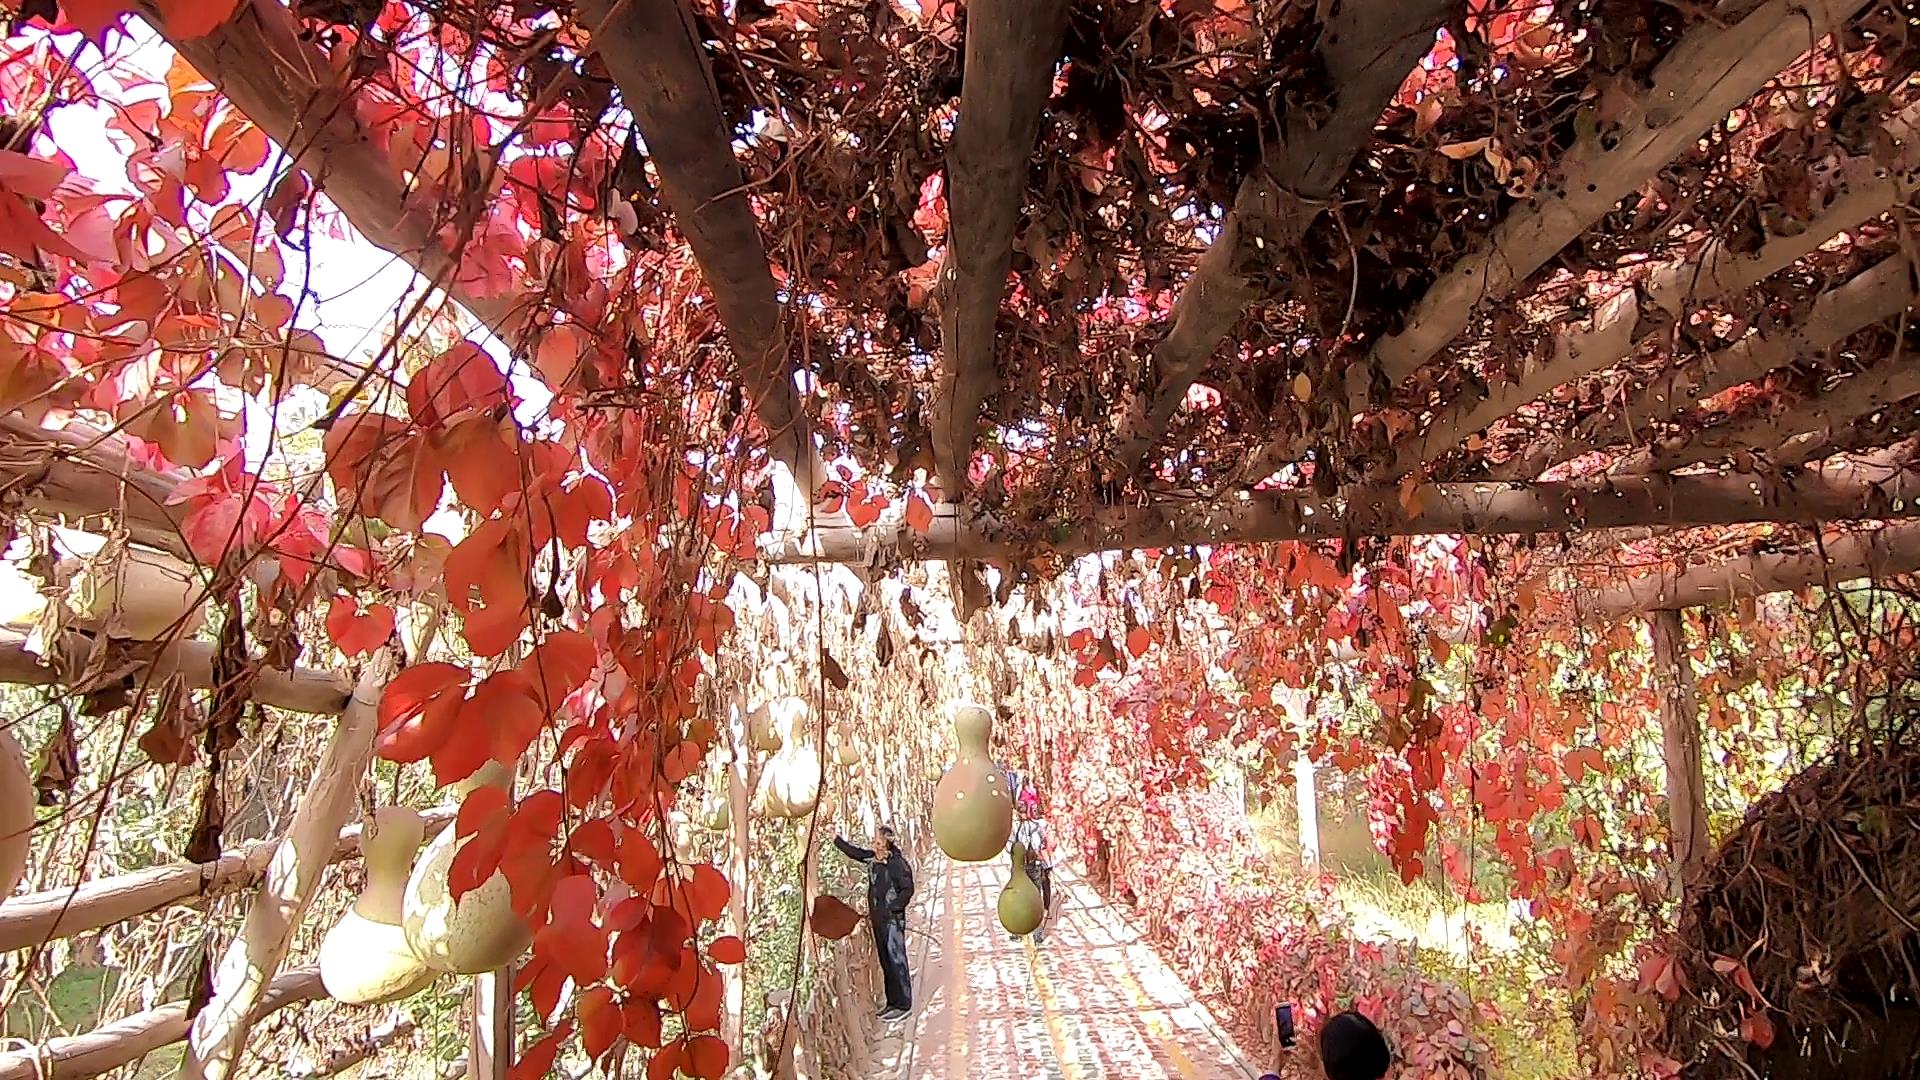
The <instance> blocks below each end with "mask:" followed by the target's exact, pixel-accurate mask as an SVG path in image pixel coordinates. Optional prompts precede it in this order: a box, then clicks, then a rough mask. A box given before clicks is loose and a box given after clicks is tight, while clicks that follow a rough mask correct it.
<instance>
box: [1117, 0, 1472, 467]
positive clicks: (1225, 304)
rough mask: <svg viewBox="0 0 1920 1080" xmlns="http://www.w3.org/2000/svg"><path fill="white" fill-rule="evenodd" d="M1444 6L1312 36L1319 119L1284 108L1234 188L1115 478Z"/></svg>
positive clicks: (1181, 391)
mask: <svg viewBox="0 0 1920 1080" xmlns="http://www.w3.org/2000/svg"><path fill="white" fill-rule="evenodd" d="M1453 6H1454V5H1453V4H1452V3H1451V2H1450V0H1376V2H1373V3H1347V4H1340V5H1338V6H1337V7H1336V8H1335V10H1334V12H1333V14H1332V15H1331V16H1330V17H1329V18H1328V21H1327V23H1326V24H1325V25H1324V26H1323V27H1322V28H1321V34H1320V40H1319V43H1318V45H1319V50H1320V59H1321V61H1322V63H1323V64H1324V65H1325V69H1326V77H1327V79H1328V80H1329V82H1330V83H1331V86H1330V87H1326V88H1325V90H1326V91H1327V93H1326V97H1327V100H1328V101H1329V102H1330V103H1331V105H1332V110H1331V112H1330V113H1327V114H1325V119H1324V122H1323V123H1320V124H1319V125H1318V126H1315V121H1316V120H1317V119H1319V115H1317V114H1316V113H1315V112H1314V110H1311V109H1304V108H1300V109H1293V110H1291V111H1289V113H1288V114H1287V117H1286V120H1285V123H1284V124H1283V126H1282V129H1281V131H1280V137H1279V140H1278V143H1277V145H1275V146H1274V147H1273V148H1272V149H1271V150H1270V151H1269V152H1268V154H1267V155H1266V157H1265V160H1264V161H1263V162H1262V164H1261V168H1260V169H1259V170H1258V171H1256V172H1255V173H1254V174H1253V175H1252V176H1249V177H1248V178H1247V179H1246V180H1245V181H1243V182H1242V183H1241V185H1240V188H1239V191H1238V192H1237V193H1236V194H1235V196H1234V202H1233V206H1232V207H1230V208H1229V209H1228V211H1227V214H1226V217H1225V219H1223V220H1222V221H1221V223H1220V232H1219V235H1218V236H1217V237H1216V238H1215V239H1214V241H1213V243H1212V244H1210V245H1208V247H1207V250H1206V251H1205V252H1204V253H1203V254H1202V255H1201V256H1200V262H1199V264H1198V265H1197V266H1195V267H1194V271H1193V275H1192V276H1191V277H1189V278H1188V279H1187V283H1186V285H1185V287H1184V288H1182V289H1181V291H1180V296H1179V299H1177V300H1176V301H1175V302H1174V307H1173V320H1172V324H1171V325H1170V326H1169V327H1168V329H1167V336H1166V337H1165V338H1164V339H1162V340H1161V342H1160V343H1159V344H1158V345H1157V346H1155V347H1154V350H1153V380H1154V381H1153V385H1152V389H1151V390H1150V391H1149V392H1148V393H1147V394H1145V395H1143V396H1142V397H1140V398H1138V399H1136V400H1135V401H1134V402H1133V403H1132V404H1130V405H1129V406H1128V408H1127V410H1126V411H1125V413H1124V418H1123V420H1122V421H1121V429H1120V433H1119V439H1118V442H1117V443H1116V449H1115V454H1114V456H1115V459H1116V462H1117V464H1118V467H1119V469H1118V471H1119V472H1120V473H1122V474H1126V473H1131V472H1134V471H1135V470H1137V469H1138V468H1139V467H1140V463H1141V461H1143V460H1144V459H1145V457H1146V455H1147V454H1148V452H1150V451H1151V450H1152V449H1153V447H1154V444H1155V443H1157V442H1158V441H1159V440H1160V438H1161V436H1163V435H1164V434H1165V433H1166V430H1167V425H1168V424H1169V423H1170V422H1171V421H1172V419H1173V417H1174V415H1175V414H1176V413H1177V412H1178V411H1179V409H1180V405H1181V403H1182V402H1183V401H1185V400H1186V396H1187V390H1188V388H1189V387H1191V386H1192V385H1193V381H1194V380H1195V379H1197V378H1199V377H1200V374H1201V372H1203V371H1205V370H1206V367H1207V363H1208V361H1210V360H1212V359H1213V354H1214V352H1215V350H1217V349H1218V348H1219V347H1220V342H1221V340H1222V339H1223V338H1225V337H1226V336H1227V333H1228V332H1229V331H1231V330H1232V329H1233V325H1234V323H1236V322H1238V321H1239V319H1240V314H1241V312H1243V311H1245V310H1246V307H1247V305H1248V304H1251V303H1253V302H1254V301H1255V300H1258V299H1259V298H1260V297H1262V296H1264V295H1268V294H1269V292H1270V289H1269V286H1268V285H1267V284H1266V283H1264V282H1263V280H1262V279H1263V278H1265V277H1266V276H1268V275H1269V274H1270V273H1271V272H1272V270H1273V268H1274V265H1275V260H1274V255H1275V253H1276V252H1280V251H1285V250H1288V249H1289V246H1290V245H1291V244H1294V243H1297V242H1298V240H1299V237H1300V236H1301V235H1302V234H1303V233H1305V231H1306V229H1307V227H1308V226H1310V225H1311V224H1313V221H1314V219H1315V218H1317V217H1318V216H1319V215H1320V213H1321V211H1322V210H1323V209H1324V204H1325V201H1326V200H1327V199H1328V197H1330V196H1331V195H1332V194H1333V192H1334V190H1335V188H1336V187H1338V186H1339V183H1340V180H1341V178H1342V177H1344V176H1345V175H1346V173H1347V169H1348V168H1349V166H1351V165H1352V163H1353V157H1354V155H1355V154H1358V153H1359V152H1360V151H1361V150H1362V149H1363V148H1364V147H1365V146H1366V144H1367V141H1368V140H1369V139H1370V138H1372V136H1373V129H1374V126H1375V125H1376V124H1377V123H1379V120H1380V114H1381V113H1383V112H1385V111H1386V108H1387V105H1388V104H1389V103H1390V102H1391V101H1392V100H1393V95H1394V93H1395V91H1397V90H1399V88H1400V84H1401V83H1403V82H1405V81H1406V77H1407V73H1408V72H1409V71H1411V70H1413V67H1414V65H1415V64H1417V63H1419V62H1420V58H1421V57H1422V56H1424V55H1426V53H1427V51H1428V50H1429V49H1431V48H1432V47H1433V31H1434V30H1435V29H1436V28H1437V27H1438V26H1439V24H1440V22H1441V20H1442V19H1443V18H1444V16H1445V14H1446V12H1447V11H1448V10H1449V9H1450V8H1451V7H1453ZM1321 89H1322V88H1319V87H1315V88H1312V90H1313V91H1314V92H1318V91H1319V90H1321Z"/></svg>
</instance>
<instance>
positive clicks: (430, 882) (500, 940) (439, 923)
mask: <svg viewBox="0 0 1920 1080" xmlns="http://www.w3.org/2000/svg"><path fill="white" fill-rule="evenodd" d="M509 776H510V774H509V773H508V771H507V770H506V769H505V768H504V767H501V766H499V763H498V762H488V763H487V766H486V767H483V768H482V769H481V770H480V771H479V772H477V773H475V774H474V775H473V777H472V778H471V779H470V780H468V781H465V782H464V783H462V784H456V785H454V790H455V792H456V793H457V794H459V795H461V796H463V797H464V796H465V794H466V792H467V791H469V790H472V789H473V788H477V787H479V786H480V785H482V784H485V785H487V786H489V787H504V786H506V784H507V781H508V778H509ZM457 833H458V830H455V829H447V830H446V831H444V832H442V833H441V834H440V835H439V836H436V837H434V838H433V843H431V844H428V845H427V849H426V850H425V851H423V852H421V853H420V861H419V862H417V863H415V864H414V867H413V873H412V874H410V875H409V876H408V877H407V889H406V895H405V898H404V899H403V901H402V903H401V925H402V926H403V927H404V928H405V930H406V934H407V945H408V947H410V948H411V949H412V950H413V952H414V955H416V956H418V957H419V958H420V959H421V961H422V962H424V963H425V964H426V965H427V966H428V967H430V968H433V969H434V970H436V971H450V972H453V973H455V974H458V975H480V974H483V973H485V972H489V971H498V970H499V969H501V968H503V967H506V966H507V964H508V963H510V962H512V960H513V959H514V958H515V957H517V956H519V955H520V954H521V953H523V952H526V951H527V946H528V945H531V944H532V943H533V931H532V930H530V929H529V928H528V927H527V923H526V920H524V919H522V918H521V917H520V916H519V915H518V914H517V913H515V911H514V910H513V903H512V894H511V892H510V890H509V888H508V886H507V877H506V875H505V874H502V873H501V872H500V871H498V870H495V871H494V872H493V876H492V877H490V878H488V879H487V880H486V881H485V882H483V883H481V885H480V887H479V888H477V889H474V890H473V891H471V892H468V893H466V894H464V895H463V896H461V897H460V900H459V902H458V903H455V902H454V899H453V895H452V893H451V891H450V890H449V889H448V887H447V872H448V871H449V870H451V869H452V868H453V856H454V854H455V853H456V852H458V851H459V850H460V848H461V847H463V846H465V844H466V841H465V840H462V839H460V838H459V837H458V835H457ZM469 839H470V838H469Z"/></svg>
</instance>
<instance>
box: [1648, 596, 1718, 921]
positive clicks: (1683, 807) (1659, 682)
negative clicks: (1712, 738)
mask: <svg viewBox="0 0 1920 1080" xmlns="http://www.w3.org/2000/svg"><path fill="white" fill-rule="evenodd" d="M1647 626H1648V628H1649V629H1650V630H1652V632H1653V676H1654V688H1655V689H1656V690H1657V691H1658V693H1659V697H1660V748H1661V757H1662V758H1663V759H1664V761H1665V763H1666V768H1667V830H1668V832H1669V834H1670V835H1671V850H1672V852H1673V888H1674V895H1675V896H1678V897H1684V896H1685V895H1686V890H1687V888H1688V887H1689V886H1690V885H1691V884H1692V883H1693V881H1695V880H1696V879H1697V878H1698V876H1699V873H1700V869H1701V867H1702V866H1704V865H1705V864H1706V860H1707V852H1708V850H1709V848H1710V847H1711V845H1712V842H1713V838H1712V837H1711V836H1710V835H1709V834H1708V831H1707V806H1706V797H1705V787H1706V776H1705V773H1704V771H1703V767H1702V765H1701V761H1700V698H1699V693H1698V691H1697V690H1696V689H1695V688H1694V683H1693V662H1692V660H1691V659H1690V658H1689V657H1688V655H1687V631H1686V627H1685V625H1684V624H1683V623H1681V621H1680V612H1678V611H1675V610H1671V609H1669V610H1663V611H1656V612H1653V613H1652V614H1650V615H1648V616H1647Z"/></svg>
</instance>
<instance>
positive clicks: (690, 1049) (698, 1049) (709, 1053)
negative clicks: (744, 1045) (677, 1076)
mask: <svg viewBox="0 0 1920 1080" xmlns="http://www.w3.org/2000/svg"><path fill="white" fill-rule="evenodd" d="M727 1057H728V1055H727V1044H726V1042H725V1040H723V1039H721V1038H719V1037H718V1036H714V1035H696V1036H694V1037H693V1038H692V1039H690V1040H688V1041H687V1064H686V1069H685V1071H686V1073H687V1075H688V1076H697V1077H700V1078H701V1080H720V1078H721V1077H722V1076H725V1075H726V1073H727Z"/></svg>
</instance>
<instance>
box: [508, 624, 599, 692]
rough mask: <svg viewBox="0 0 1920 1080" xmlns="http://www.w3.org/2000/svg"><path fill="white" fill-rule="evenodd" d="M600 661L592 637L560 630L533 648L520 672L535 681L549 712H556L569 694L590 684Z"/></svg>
mask: <svg viewBox="0 0 1920 1080" xmlns="http://www.w3.org/2000/svg"><path fill="white" fill-rule="evenodd" d="M597 659H598V658H597V654H596V653H595V650H594V647H593V639H592V638H590V637H588V636H587V635H585V634H583V633H581V632H580V631H578V630H558V631H555V632H554V633H551V634H548V635H547V636H546V637H545V638H544V639H542V640H541V642H540V644H538V645H535V646H534V647H533V651H532V652H531V653H529V654H528V656H527V658H526V659H525V660H524V661H522V662H521V664H520V672H521V673H522V674H523V675H525V676H526V677H527V678H528V679H529V680H531V681H532V683H533V686H534V689H535V693H536V695H537V697H538V700H540V701H541V703H542V705H543V707H544V708H545V709H546V711H547V712H552V711H554V710H555V709H558V708H559V707H560V703H561V701H563V700H564V699H565V698H566V696H567V695H568V694H571V693H573V692H574V691H575V690H578V689H580V687H582V686H584V685H586V682H587V677H588V676H590V675H592V674H593V668H594V664H595V663H596V662H597Z"/></svg>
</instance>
